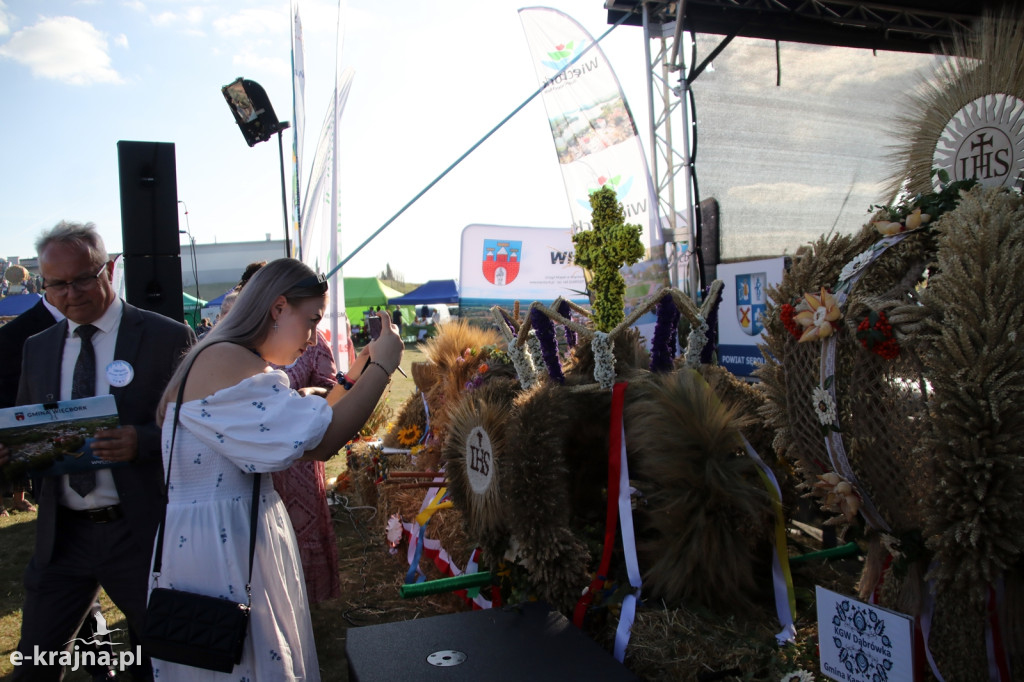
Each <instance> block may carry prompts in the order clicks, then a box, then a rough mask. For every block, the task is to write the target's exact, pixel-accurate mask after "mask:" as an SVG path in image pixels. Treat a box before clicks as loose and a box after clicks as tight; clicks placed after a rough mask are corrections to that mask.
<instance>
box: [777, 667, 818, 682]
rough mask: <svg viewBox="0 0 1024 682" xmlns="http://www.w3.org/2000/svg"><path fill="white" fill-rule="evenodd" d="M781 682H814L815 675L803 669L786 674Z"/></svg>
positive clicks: (781, 678) (780, 679)
mask: <svg viewBox="0 0 1024 682" xmlns="http://www.w3.org/2000/svg"><path fill="white" fill-rule="evenodd" d="M779 682H814V675H813V674H812V673H810V672H808V671H806V670H804V669H802V668H801V669H800V670H794V671H793V672H791V673H786V674H784V675H783V676H782V677H780V678H779Z"/></svg>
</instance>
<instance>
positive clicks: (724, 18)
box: [605, 0, 1013, 53]
mask: <svg viewBox="0 0 1024 682" xmlns="http://www.w3.org/2000/svg"><path fill="white" fill-rule="evenodd" d="M1012 3H1013V0H977V1H976V2H967V1H965V0H685V4H684V5H683V9H684V12H685V17H684V19H683V28H684V29H685V30H687V31H692V32H694V33H710V34H717V35H723V36H738V37H747V38H764V39H768V40H781V41H786V42H798V43H811V44H817V45H835V46H840V47H859V48H867V49H878V50H896V51H900V52H925V53H933V52H937V51H939V48H940V45H941V44H942V43H943V42H945V41H948V40H949V39H950V38H951V37H952V35H953V34H954V33H956V32H961V33H962V29H963V28H965V27H968V26H970V25H971V23H972V22H974V21H975V20H976V19H978V18H979V17H980V16H981V15H982V12H983V11H985V10H996V11H998V10H999V9H1002V8H1010V7H1011V6H1012ZM642 4H643V0H608V2H607V3H605V7H606V8H608V23H609V24H614V23H615V22H617V21H618V20H619V19H620V18H622V15H623V13H624V12H628V11H632V10H634V9H636V10H639V9H640V6H641V5H642ZM676 4H677V3H675V2H661V1H654V2H651V1H650V0H648V6H649V12H650V14H651V20H652V22H653V23H655V24H665V23H668V22H671V21H673V20H674V19H675V14H676ZM625 23H626V24H627V25H633V26H640V25H641V24H642V14H641V13H639V11H638V13H637V14H635V15H634V16H633V17H631V18H629V19H627V20H626V22H625Z"/></svg>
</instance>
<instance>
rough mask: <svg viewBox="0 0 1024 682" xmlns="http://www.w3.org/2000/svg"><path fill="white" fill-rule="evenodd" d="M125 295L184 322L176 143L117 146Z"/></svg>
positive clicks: (146, 307)
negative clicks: (175, 161) (175, 160)
mask: <svg viewBox="0 0 1024 682" xmlns="http://www.w3.org/2000/svg"><path fill="white" fill-rule="evenodd" d="M117 165H118V171H119V174H120V184H121V244H122V249H123V251H124V285H125V297H126V298H127V299H128V302H129V303H131V304H132V305H134V306H136V307H138V308H142V309H144V310H151V311H153V312H155V313H160V314H161V315H166V316H167V317H169V318H171V319H173V320H177V321H179V322H183V321H184V318H185V306H184V302H183V301H182V296H181V291H182V289H181V248H180V246H179V244H178V240H179V237H178V180H177V174H176V171H175V164H174V144H173V143H170V142H126V141H124V140H122V141H120V142H118V143H117Z"/></svg>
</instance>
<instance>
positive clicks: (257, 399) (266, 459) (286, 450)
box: [150, 370, 331, 682]
mask: <svg viewBox="0 0 1024 682" xmlns="http://www.w3.org/2000/svg"><path fill="white" fill-rule="evenodd" d="M173 410H174V405H173V404H172V405H169V406H168V408H167V418H166V419H165V420H164V425H163V453H164V467H165V471H166V466H167V458H168V454H169V451H170V445H171V425H172V423H173V420H172V416H173V414H174V413H173ZM179 419H180V421H179V424H178V431H177V435H176V436H175V443H174V461H173V463H172V466H171V477H170V485H169V488H168V506H167V530H166V535H165V537H164V553H163V569H162V571H161V575H160V576H159V579H158V585H159V586H160V587H172V588H175V589H180V590H188V591H190V592H198V593H201V594H207V595H212V596H218V597H224V598H226V599H237V600H239V601H243V602H244V601H245V598H246V597H245V584H246V578H247V575H248V568H249V527H250V511H249V505H250V500H251V498H252V474H253V473H255V472H260V473H264V474H265V473H269V472H271V471H280V470H282V469H285V468H287V467H288V466H289V465H290V464H292V462H294V461H295V460H296V459H297V458H299V457H301V456H302V454H303V453H304V451H305V450H307V449H309V448H312V447H315V446H316V445H317V444H318V443H319V442H320V440H321V438H323V435H324V433H325V431H326V430H327V426H328V424H329V423H330V421H331V409H330V407H329V406H328V405H327V402H326V401H325V400H323V399H322V398H318V397H314V396H310V397H302V396H300V395H299V394H298V393H296V392H295V391H293V390H292V389H291V388H290V387H289V384H288V376H287V375H286V374H285V373H284V372H282V371H280V370H276V371H268V372H266V373H264V374H260V375H257V376H254V377H251V378H249V379H246V380H244V381H242V382H240V383H238V384H236V385H235V386H232V387H230V388H225V389H222V390H220V391H217V392H216V393H214V394H213V395H210V396H208V397H206V398H203V399H202V400H192V401H188V402H186V403H184V404H183V405H182V408H181V413H180V417H179ZM258 526H259V528H258V532H257V536H256V556H255V561H254V563H253V571H252V611H251V614H250V622H249V633H248V636H247V637H246V641H245V654H244V656H243V658H242V662H241V663H240V664H238V665H237V666H235V669H234V670H233V671H232V672H231V673H216V672H211V671H207V670H201V669H198V668H191V667H187V666H182V665H176V664H172V663H168V662H166V661H160V660H154V661H153V672H154V677H155V679H156V680H158V681H159V682H168V681H173V680H189V681H190V682H191V681H192V680H233V681H235V682H257V681H258V680H268V681H274V682H279V681H281V680H319V679H320V672H319V668H318V667H317V657H316V647H315V645H314V643H313V629H312V624H311V622H310V616H309V606H308V603H307V600H306V588H305V583H304V581H303V576H302V563H301V561H300V559H299V552H298V547H297V543H296V540H295V532H294V531H293V530H292V525H291V521H290V520H289V518H288V512H287V510H286V509H285V506H284V504H283V503H282V502H281V498H280V497H278V495H277V493H276V492H275V491H274V487H273V483H272V481H271V477H270V476H263V477H262V480H261V483H260V506H259V516H258ZM150 585H151V587H152V586H154V581H153V580H151V581H150Z"/></svg>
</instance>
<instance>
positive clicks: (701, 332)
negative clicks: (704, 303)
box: [686, 318, 708, 369]
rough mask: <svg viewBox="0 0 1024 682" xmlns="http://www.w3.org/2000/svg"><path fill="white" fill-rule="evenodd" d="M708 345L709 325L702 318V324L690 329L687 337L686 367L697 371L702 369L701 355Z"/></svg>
mask: <svg viewBox="0 0 1024 682" xmlns="http://www.w3.org/2000/svg"><path fill="white" fill-rule="evenodd" d="M707 344H708V323H707V322H706V321H705V320H704V318H700V324H698V325H695V326H694V327H693V328H692V329H690V334H689V336H687V337H686V366H687V367H691V368H693V369H696V368H697V367H700V354H701V352H702V351H703V350H704V346H706V345H707Z"/></svg>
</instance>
